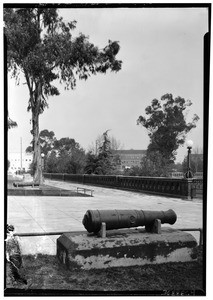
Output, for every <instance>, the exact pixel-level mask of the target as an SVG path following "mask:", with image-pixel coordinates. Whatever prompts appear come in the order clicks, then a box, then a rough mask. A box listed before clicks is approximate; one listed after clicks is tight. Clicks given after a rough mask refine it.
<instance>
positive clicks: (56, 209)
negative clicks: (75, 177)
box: [7, 180, 203, 255]
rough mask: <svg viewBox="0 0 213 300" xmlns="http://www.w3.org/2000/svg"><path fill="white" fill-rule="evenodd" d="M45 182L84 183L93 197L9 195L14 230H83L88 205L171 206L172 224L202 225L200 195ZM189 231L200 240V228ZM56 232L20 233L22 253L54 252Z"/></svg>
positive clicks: (31, 231) (191, 226)
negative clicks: (173, 195) (174, 195)
mask: <svg viewBox="0 0 213 300" xmlns="http://www.w3.org/2000/svg"><path fill="white" fill-rule="evenodd" d="M45 184H47V185H51V186H53V187H59V188H64V189H70V190H76V189H77V187H85V188H88V189H92V190H94V193H93V197H79V196H77V197H59V196H8V202H7V223H9V224H13V225H14V226H15V232H16V233H42V232H43V233H45V232H46V233H48V232H56V233H58V232H65V231H78V230H79V231H82V230H85V228H84V226H83V224H82V219H83V216H84V214H85V213H86V211H87V210H88V209H138V210H140V209H142V210H168V209H173V210H174V211H175V212H176V214H177V221H176V223H175V224H174V225H172V228H202V216H203V212H202V208H203V203H202V200H199V199H195V200H193V201H187V200H182V199H180V198H170V197H165V196H158V195H149V194H144V193H138V192H131V191H123V190H116V189H110V188H103V187H96V186H88V185H82V184H77V183H69V182H61V181H53V180H45ZM163 226H164V225H163ZM165 226H168V224H167V225H166V224H165ZM169 226H170V225H169ZM191 234H193V235H194V236H195V238H196V239H197V240H198V241H199V232H191ZM59 236H60V235H59V234H56V235H45V236H30V237H19V240H20V245H21V250H22V254H38V253H43V254H52V255H55V253H56V239H57V238H58V237H59Z"/></svg>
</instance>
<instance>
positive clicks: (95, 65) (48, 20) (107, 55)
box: [4, 5, 122, 182]
mask: <svg viewBox="0 0 213 300" xmlns="http://www.w3.org/2000/svg"><path fill="white" fill-rule="evenodd" d="M4 25H5V31H4V32H5V35H6V40H7V66H8V71H10V72H11V74H12V76H13V77H15V78H16V80H17V82H19V79H20V73H23V75H24V78H25V80H26V84H27V87H28V90H29V101H28V108H27V109H28V111H31V112H32V131H31V132H32V135H33V147H34V149H33V150H34V151H33V161H34V164H35V168H36V172H35V175H34V180H35V181H38V182H40V181H41V178H42V171H41V155H40V154H41V152H40V144H39V115H40V114H41V113H43V111H44V109H45V108H46V107H48V102H47V99H48V97H49V96H53V95H56V96H57V95H59V90H58V88H57V87H56V86H55V85H54V82H55V80H58V81H59V82H60V83H64V85H65V88H66V89H73V88H75V86H76V81H77V79H80V80H82V79H84V80H86V79H87V78H88V77H89V76H91V75H96V74H97V73H106V71H107V70H111V71H113V72H117V71H119V70H120V69H121V64H122V62H121V61H120V60H117V59H116V55H117V54H118V52H119V49H120V46H119V44H118V42H116V41H115V42H113V41H111V40H109V42H108V45H107V46H106V47H104V48H103V49H99V48H98V47H97V46H95V45H94V44H92V43H91V42H89V38H88V37H87V36H85V35H84V34H82V33H81V34H79V35H78V36H76V37H73V35H72V31H73V30H74V29H75V27H76V21H72V22H67V23H65V22H64V21H63V19H62V18H61V17H60V16H59V15H58V12H57V9H56V8H47V7H45V5H37V6H36V7H31V8H30V7H28V8H5V9H4Z"/></svg>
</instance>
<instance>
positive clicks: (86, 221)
mask: <svg viewBox="0 0 213 300" xmlns="http://www.w3.org/2000/svg"><path fill="white" fill-rule="evenodd" d="M155 220H160V221H161V223H162V224H164V223H168V224H171V225H172V224H174V223H175V222H176V220H177V215H176V213H175V212H174V211H173V210H172V209H169V210H167V211H149V210H147V211H146V210H88V211H87V212H86V214H85V215H84V218H83V221H82V223H83V225H84V227H85V228H86V230H87V231H88V232H94V233H98V232H99V231H100V230H101V225H102V223H106V230H110V229H121V228H130V227H138V226H146V228H150V226H152V225H153V224H154V222H155Z"/></svg>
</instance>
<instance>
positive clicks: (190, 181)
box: [185, 178, 193, 200]
mask: <svg viewBox="0 0 213 300" xmlns="http://www.w3.org/2000/svg"><path fill="white" fill-rule="evenodd" d="M185 180H186V183H187V190H186V199H187V200H192V198H193V195H192V186H193V179H192V178H186V179H185Z"/></svg>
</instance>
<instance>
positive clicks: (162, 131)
mask: <svg viewBox="0 0 213 300" xmlns="http://www.w3.org/2000/svg"><path fill="white" fill-rule="evenodd" d="M191 105H192V102H191V101H190V100H185V99H184V98H182V97H179V96H178V97H176V98H174V97H173V95H172V94H165V95H163V96H162V97H161V99H160V100H158V99H153V100H152V102H151V105H149V106H147V107H146V109H145V113H146V115H147V117H144V116H139V118H138V120H137V124H138V125H142V126H144V127H145V128H146V129H147V131H148V135H149V138H150V144H149V145H148V149H147V155H148V156H149V158H152V157H155V155H154V154H156V155H158V154H159V155H160V157H161V158H162V159H161V161H162V163H163V165H166V164H170V163H173V162H174V161H175V155H176V151H177V149H178V148H179V146H180V145H183V144H184V142H185V138H186V135H187V133H189V132H190V131H191V130H192V129H193V128H195V127H196V123H197V121H198V120H199V117H198V115H196V114H194V115H193V117H192V120H191V122H187V120H186V115H187V112H186V110H187V108H188V107H190V106H191Z"/></svg>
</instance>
